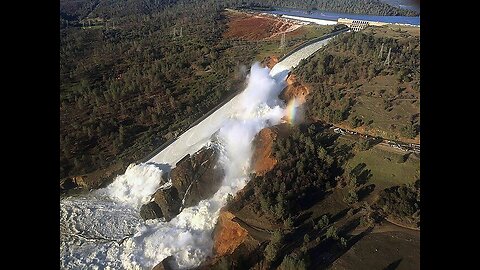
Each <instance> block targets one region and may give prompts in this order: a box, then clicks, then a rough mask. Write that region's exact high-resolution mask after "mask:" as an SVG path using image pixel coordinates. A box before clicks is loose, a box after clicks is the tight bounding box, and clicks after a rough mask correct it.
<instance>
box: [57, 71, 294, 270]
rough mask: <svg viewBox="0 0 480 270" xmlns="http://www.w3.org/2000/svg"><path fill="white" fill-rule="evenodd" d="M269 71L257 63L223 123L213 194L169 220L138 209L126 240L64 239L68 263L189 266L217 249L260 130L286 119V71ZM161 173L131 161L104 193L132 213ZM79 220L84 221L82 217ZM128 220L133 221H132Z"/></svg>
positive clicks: (114, 266) (124, 266)
mask: <svg viewBox="0 0 480 270" xmlns="http://www.w3.org/2000/svg"><path fill="white" fill-rule="evenodd" d="M269 71H270V70H269V69H268V68H262V67H261V66H260V65H259V64H258V63H256V64H254V65H253V66H252V68H251V73H250V75H249V77H248V86H247V88H246V89H245V91H244V92H243V93H242V94H241V96H240V97H239V98H240V102H238V103H236V107H235V108H234V110H233V115H232V116H231V117H230V118H229V119H228V120H227V121H226V122H224V123H223V124H222V126H221V128H220V130H219V132H218V133H217V135H216V136H217V139H218V140H217V141H218V145H217V146H216V147H218V148H219V149H220V152H221V157H220V160H219V162H220V164H221V165H222V166H223V167H224V170H225V178H224V180H223V183H222V186H221V187H220V189H219V190H218V191H217V192H216V193H215V194H214V196H213V197H212V198H209V199H206V200H202V201H200V203H199V204H198V205H196V206H193V207H188V208H185V209H183V211H182V212H181V213H180V214H179V215H177V216H176V217H175V218H173V219H172V220H170V221H169V222H165V221H162V220H153V221H152V220H150V221H147V222H143V221H142V220H141V219H139V217H138V214H137V216H136V217H134V216H135V214H130V215H129V216H130V217H131V219H133V220H135V218H136V220H137V221H138V223H137V224H138V225H137V226H136V228H135V230H134V231H135V233H134V235H133V237H131V238H128V239H127V240H125V241H124V242H122V243H121V244H117V243H103V244H98V243H97V244H94V245H90V246H89V245H88V244H87V245H82V246H80V247H75V246H73V245H69V244H68V243H63V244H62V249H64V250H61V253H62V254H61V256H62V266H63V267H65V268H70V267H76V266H82V267H85V266H86V267H90V268H92V269H96V268H104V269H110V268H111V269H118V268H122V269H151V268H152V267H153V266H155V265H156V264H158V263H159V262H161V261H162V260H163V259H165V258H166V257H168V256H170V255H172V256H174V258H175V262H176V265H172V266H173V267H175V268H180V269H185V268H191V267H195V266H198V265H200V263H201V262H202V261H203V260H204V259H205V258H206V257H207V256H208V255H210V254H211V252H212V247H213V241H212V232H213V229H214V226H215V223H216V221H217V219H218V215H219V211H220V209H221V207H222V206H224V205H225V203H226V199H227V196H228V194H235V193H237V192H238V191H239V190H240V189H242V188H243V187H244V186H245V185H246V183H247V182H248V180H249V179H248V174H249V172H250V159H251V156H252V142H253V139H254V137H255V135H256V134H257V133H258V132H259V131H260V130H261V129H262V128H264V127H267V126H271V125H275V124H278V123H280V121H281V118H282V117H283V116H284V114H285V112H284V111H285V110H284V107H285V104H284V103H283V102H282V101H281V100H279V99H278V94H279V93H280V91H281V90H282V89H283V88H284V87H285V77H286V76H277V77H275V78H274V77H272V76H270V74H269ZM284 75H286V74H284ZM161 174H162V172H161V170H159V169H158V168H157V167H155V165H146V164H140V165H135V166H131V167H129V168H128V169H127V171H126V173H125V174H124V175H122V176H119V177H118V178H117V179H116V180H115V181H114V183H112V184H111V185H110V186H108V187H107V188H105V189H104V190H100V191H98V194H101V195H104V196H105V195H106V196H108V197H109V198H110V199H111V200H113V201H114V202H118V203H119V204H118V205H122V207H124V208H125V209H126V212H128V211H131V209H137V210H138V208H139V207H140V205H142V204H143V203H146V202H148V200H149V198H150V195H151V194H153V193H154V192H155V190H156V189H157V188H158V187H159V186H160V185H161V184H162V183H161ZM114 205H116V204H114ZM119 208H120V206H119ZM112 209H115V207H112ZM127 210H128V211H127ZM73 212H75V211H73ZM63 214H64V215H65V219H66V220H72V217H71V214H70V216H69V213H67V212H65V213H63ZM77 219H78V220H80V219H79V217H78V216H77ZM78 220H77V221H78ZM106 222H109V221H106ZM117 223H118V222H117ZM120 224H121V222H120ZM126 224H130V226H131V224H132V223H131V222H130V223H126ZM119 227H122V226H119Z"/></svg>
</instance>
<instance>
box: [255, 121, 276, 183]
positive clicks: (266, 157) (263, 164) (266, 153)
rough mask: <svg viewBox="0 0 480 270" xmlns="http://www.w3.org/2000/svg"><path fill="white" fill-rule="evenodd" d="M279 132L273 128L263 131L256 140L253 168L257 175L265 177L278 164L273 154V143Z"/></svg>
mask: <svg viewBox="0 0 480 270" xmlns="http://www.w3.org/2000/svg"><path fill="white" fill-rule="evenodd" d="M276 137H277V132H276V130H275V129H273V128H264V129H262V130H261V131H260V132H259V133H258V135H257V137H256V138H255V142H254V145H255V149H254V152H253V156H252V157H253V159H252V168H253V171H254V172H255V174H256V175H265V174H266V173H267V172H268V171H270V170H271V169H273V167H275V165H276V164H277V160H276V159H275V157H274V155H273V153H272V147H273V142H274V141H275V139H276Z"/></svg>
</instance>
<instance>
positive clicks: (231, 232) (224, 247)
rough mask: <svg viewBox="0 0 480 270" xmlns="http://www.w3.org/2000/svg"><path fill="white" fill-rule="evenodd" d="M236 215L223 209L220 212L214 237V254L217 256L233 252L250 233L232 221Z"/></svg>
mask: <svg viewBox="0 0 480 270" xmlns="http://www.w3.org/2000/svg"><path fill="white" fill-rule="evenodd" d="M234 217H235V216H234V215H233V214H232V213H230V212H228V211H224V210H222V211H221V212H220V216H219V217H218V221H217V222H218V223H217V226H216V227H215V235H214V239H213V241H214V244H213V254H215V256H216V257H221V256H225V255H227V254H232V253H233V251H234V250H235V249H236V248H237V247H238V246H239V245H240V244H241V243H243V241H244V240H245V238H246V237H247V235H248V232H247V230H245V229H244V228H242V227H241V226H240V225H238V223H236V222H234V221H232V219H233V218H234Z"/></svg>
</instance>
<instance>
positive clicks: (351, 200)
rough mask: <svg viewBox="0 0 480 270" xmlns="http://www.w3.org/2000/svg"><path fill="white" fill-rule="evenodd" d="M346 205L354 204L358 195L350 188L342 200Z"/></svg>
mask: <svg viewBox="0 0 480 270" xmlns="http://www.w3.org/2000/svg"><path fill="white" fill-rule="evenodd" d="M343 200H344V201H345V202H346V203H348V204H354V203H356V202H358V195H357V192H355V189H354V188H352V189H351V190H350V191H349V192H348V193H347V195H346V196H345V197H344V199H343Z"/></svg>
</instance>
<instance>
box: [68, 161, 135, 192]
mask: <svg viewBox="0 0 480 270" xmlns="http://www.w3.org/2000/svg"><path fill="white" fill-rule="evenodd" d="M125 165H126V164H125V163H123V162H117V163H114V164H112V165H110V166H109V167H107V168H104V169H99V170H96V171H93V172H91V173H87V174H83V175H77V176H70V177H65V178H62V179H60V191H61V192H67V191H69V190H71V189H76V188H77V189H86V190H90V189H98V188H102V187H105V186H106V185H108V184H109V183H111V182H112V181H113V180H114V178H115V176H116V175H119V174H122V173H124V172H125V170H126V168H127V167H126V166H125Z"/></svg>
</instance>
